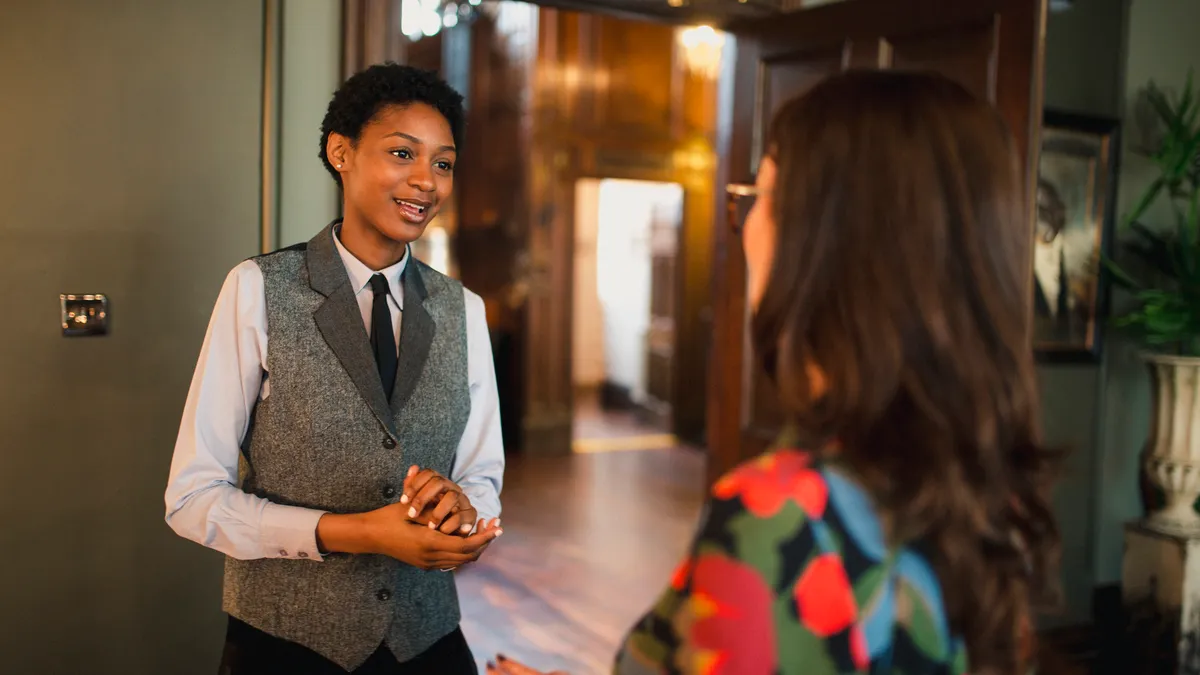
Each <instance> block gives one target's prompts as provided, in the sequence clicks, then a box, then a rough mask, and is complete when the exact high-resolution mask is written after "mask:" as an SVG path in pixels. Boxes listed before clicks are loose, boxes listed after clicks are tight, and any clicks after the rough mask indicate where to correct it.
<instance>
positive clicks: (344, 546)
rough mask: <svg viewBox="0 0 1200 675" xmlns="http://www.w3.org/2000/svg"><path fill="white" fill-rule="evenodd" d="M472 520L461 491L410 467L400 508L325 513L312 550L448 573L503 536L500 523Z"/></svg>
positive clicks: (434, 475) (473, 512) (471, 509)
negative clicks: (361, 555) (368, 555)
mask: <svg viewBox="0 0 1200 675" xmlns="http://www.w3.org/2000/svg"><path fill="white" fill-rule="evenodd" d="M477 515H478V513H477V512H476V510H475V508H474V507H473V506H471V500H470V499H468V498H467V496H466V495H465V494H463V491H462V489H461V488H459V487H458V486H457V485H455V484H454V483H453V482H452V481H450V480H447V479H446V478H444V477H443V476H441V475H439V474H438V473H437V472H436V471H432V470H430V469H426V470H424V471H421V470H419V469H418V468H417V467H415V466H414V467H412V468H410V469H409V470H408V475H407V476H406V477H405V479H404V494H403V495H402V496H401V497H400V503H396V504H388V505H387V506H384V507H382V508H379V509H375V510H374V511H370V512H368V513H358V514H344V515H343V514H325V515H324V516H322V517H321V519H320V520H319V521H318V523H317V533H316V534H317V545H318V547H319V548H320V550H321V551H322V552H340V553H376V554H380V555H386V556H388V557H391V558H395V559H396V560H399V561H400V562H404V563H408V564H409V565H412V566H413V567H417V568H419V569H423V570H434V569H440V570H449V569H453V568H455V567H458V566H459V565H462V564H463V563H469V562H473V561H475V560H477V559H479V556H480V555H481V554H482V553H483V551H484V550H485V549H487V547H488V545H489V544H491V543H492V541H493V540H495V539H496V537H499V536H500V535H501V534H502V533H503V530H501V529H500V519H499V518H496V519H493V520H492V522H490V523H487V522H485V521H484V520H482V519H480V520H479V522H478V523H475V522H474V520H475V518H476V516H477ZM473 528H474V532H473V533H472V529H473Z"/></svg>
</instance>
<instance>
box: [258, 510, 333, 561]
mask: <svg viewBox="0 0 1200 675" xmlns="http://www.w3.org/2000/svg"><path fill="white" fill-rule="evenodd" d="M323 515H325V512H324V511H318V510H316V509H305V508H301V507H299V506H285V505H283V504H267V506H266V508H265V509H264V510H263V515H262V530H261V532H262V545H263V554H264V555H263V557H265V558H288V559H292V560H316V561H321V560H324V558H323V557H322V556H321V551H320V550H319V549H318V548H317V521H319V520H321V516H323Z"/></svg>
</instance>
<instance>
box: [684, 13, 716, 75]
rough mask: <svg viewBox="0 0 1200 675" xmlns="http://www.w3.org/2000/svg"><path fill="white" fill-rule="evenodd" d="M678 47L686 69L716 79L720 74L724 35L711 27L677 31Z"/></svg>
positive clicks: (695, 27) (696, 27)
mask: <svg viewBox="0 0 1200 675" xmlns="http://www.w3.org/2000/svg"><path fill="white" fill-rule="evenodd" d="M677 35H678V40H679V47H680V48H681V49H682V50H683V60H684V63H686V64H687V67H688V68H689V69H690V70H692V71H693V72H696V73H697V74H700V75H705V76H707V77H711V78H716V77H717V75H719V74H720V73H721V49H722V48H723V47H724V46H725V34H724V33H722V32H720V31H718V30H715V29H714V28H713V27H712V26H693V27H691V28H685V29H683V30H681V31H679V33H678V34H677Z"/></svg>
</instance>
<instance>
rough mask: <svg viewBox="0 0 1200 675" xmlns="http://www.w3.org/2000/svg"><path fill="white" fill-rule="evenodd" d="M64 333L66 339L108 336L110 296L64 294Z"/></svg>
mask: <svg viewBox="0 0 1200 675" xmlns="http://www.w3.org/2000/svg"><path fill="white" fill-rule="evenodd" d="M58 297H59V302H60V303H61V304H62V332H63V336H64V337H84V336H94V335H107V334H108V296H106V295H104V294H103V293H85V294H75V293H63V294H62V295H60V296H58Z"/></svg>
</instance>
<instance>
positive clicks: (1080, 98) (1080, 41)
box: [1038, 0, 1129, 624]
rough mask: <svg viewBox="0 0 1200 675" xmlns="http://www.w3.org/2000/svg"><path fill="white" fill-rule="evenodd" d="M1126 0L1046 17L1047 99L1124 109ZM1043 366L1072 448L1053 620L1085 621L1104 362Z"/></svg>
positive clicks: (1058, 429)
mask: <svg viewBox="0 0 1200 675" xmlns="http://www.w3.org/2000/svg"><path fill="white" fill-rule="evenodd" d="M1128 1H1129V0H1082V1H1081V2H1077V3H1076V6H1075V7H1073V8H1072V9H1070V10H1067V11H1064V12H1054V13H1051V14H1050V15H1049V16H1048V17H1047V21H1046V66H1045V79H1044V98H1045V105H1046V107H1048V108H1055V109H1060V110H1070V111H1073V112H1078V113H1084V114H1090V115H1100V116H1106V117H1117V116H1119V114H1120V109H1121V101H1122V99H1123V94H1124V92H1123V89H1122V85H1121V74H1122V70H1123V68H1124V58H1123V50H1122V45H1123V43H1124V35H1125V26H1126V12H1127V9H1126V8H1127V4H1128ZM1038 370H1039V376H1040V380H1041V385H1042V408H1043V424H1044V428H1045V433H1046V439H1047V441H1048V442H1050V443H1052V444H1055V445H1060V446H1063V447H1066V448H1069V449H1070V451H1071V457H1070V461H1069V462H1068V465H1067V467H1066V473H1065V475H1064V476H1063V478H1062V481H1061V483H1060V484H1059V486H1058V489H1057V491H1056V493H1055V512H1056V514H1057V515H1058V518H1059V524H1060V527H1061V528H1062V535H1063V559H1062V566H1063V574H1062V581H1063V589H1064V592H1065V595H1066V598H1065V600H1066V607H1065V611H1064V613H1063V614H1062V615H1061V616H1058V617H1054V618H1053V620H1052V621H1050V622H1049V623H1051V624H1054V623H1082V622H1086V621H1088V620H1090V618H1091V611H1092V610H1091V607H1092V591H1093V588H1094V587H1095V585H1096V584H1097V583H1103V582H1104V579H1103V578H1102V576H1101V571H1102V570H1101V569H1100V566H1099V565H1098V562H1097V559H1096V557H1095V556H1096V548H1097V546H1096V529H1097V528H1096V504H1097V501H1098V499H1097V496H1098V495H1097V490H1096V480H1097V479H1096V476H1097V452H1098V447H1099V446H1100V443H1099V440H1098V438H1097V419H1098V414H1097V411H1098V410H1099V409H1100V406H1101V402H1102V395H1103V391H1104V383H1105V377H1104V365H1103V364H1095V365H1045V366H1042V367H1040V368H1039V369H1038Z"/></svg>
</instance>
